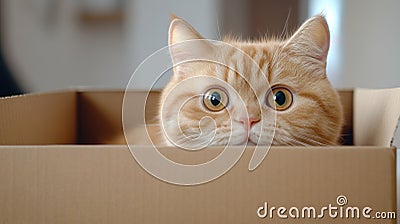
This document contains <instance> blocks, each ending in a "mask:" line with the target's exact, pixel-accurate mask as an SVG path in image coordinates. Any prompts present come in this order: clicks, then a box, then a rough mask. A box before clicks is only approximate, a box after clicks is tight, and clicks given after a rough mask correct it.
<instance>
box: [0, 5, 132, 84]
mask: <svg viewBox="0 0 400 224" xmlns="http://www.w3.org/2000/svg"><path fill="white" fill-rule="evenodd" d="M2 1H3V2H2V6H1V10H2V15H3V20H2V22H3V27H2V28H3V30H2V35H3V37H4V38H3V43H2V46H3V51H4V52H5V57H6V61H7V62H8V63H9V66H10V69H11V71H12V72H13V73H14V74H15V75H16V79H17V81H18V82H19V83H20V84H21V85H22V87H23V89H24V90H25V91H46V90H54V89H65V88H69V87H71V86H86V85H89V86H110V87H119V86H122V84H123V82H124V81H126V80H127V79H128V75H127V74H126V73H127V66H126V64H127V62H126V55H125V53H124V51H125V50H124V49H125V38H126V37H125V35H124V31H123V29H122V27H121V26H85V25H83V24H81V23H80V22H79V21H78V12H79V7H80V4H79V1H58V2H59V3H60V4H59V5H58V6H57V7H58V8H52V9H50V10H56V11H55V12H53V14H52V12H51V11H50V12H49V11H46V7H45V1H43V0H37V1H32V0H30V1H24V0H2Z"/></svg>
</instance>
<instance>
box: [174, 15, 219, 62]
mask: <svg viewBox="0 0 400 224" xmlns="http://www.w3.org/2000/svg"><path fill="white" fill-rule="evenodd" d="M171 19H172V21H171V24H170V27H169V36H168V44H169V49H170V53H171V57H172V62H173V64H174V66H175V65H177V64H179V63H180V62H183V61H187V60H196V59H204V58H210V57H211V56H212V53H213V46H212V43H210V42H209V41H207V40H205V39H204V38H203V37H202V36H201V35H200V34H199V33H198V32H197V31H196V30H195V29H194V28H193V27H192V26H190V25H189V23H187V22H186V21H184V20H183V19H181V18H179V17H177V16H175V15H171ZM184 66H186V65H185V64H182V65H179V66H178V67H184ZM188 66H190V67H193V66H195V65H193V63H190V64H188V65H187V66H186V67H188Z"/></svg>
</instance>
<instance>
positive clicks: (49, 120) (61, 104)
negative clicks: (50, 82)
mask: <svg viewBox="0 0 400 224" xmlns="http://www.w3.org/2000/svg"><path fill="white" fill-rule="evenodd" d="M76 111H77V102H76V93H75V92H74V91H65V92H53V93H38V94H29V95H22V96H16V97H7V98H0V145H4V144H10V145H19V144H30V145H37V144H71V143H75V142H76V128H77V126H76V125H77V120H76V118H77V117H76Z"/></svg>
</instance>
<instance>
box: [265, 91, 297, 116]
mask: <svg viewBox="0 0 400 224" xmlns="http://www.w3.org/2000/svg"><path fill="white" fill-rule="evenodd" d="M292 103H293V94H292V92H291V91H290V90H289V89H288V88H286V87H282V86H276V87H272V89H271V90H270V91H269V92H268V94H267V106H268V107H270V108H272V109H274V110H277V111H284V110H287V109H288V108H289V107H290V106H291V105H292Z"/></svg>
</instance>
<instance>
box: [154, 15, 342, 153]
mask: <svg viewBox="0 0 400 224" xmlns="http://www.w3.org/2000/svg"><path fill="white" fill-rule="evenodd" d="M193 40H202V41H193ZM190 41H192V42H193V43H190ZM224 42H225V43H226V44H227V45H229V46H232V48H229V47H228V48H225V47H221V46H220V45H219V44H218V43H216V42H213V41H209V40H205V39H204V38H203V37H202V36H201V35H200V34H199V33H198V32H197V31H196V30H195V29H194V28H193V27H191V26H190V25H189V24H188V23H187V22H185V21H184V20H183V19H181V18H177V17H174V18H173V19H172V21H171V25H170V29H169V46H170V53H171V57H172V60H173V62H174V75H173V77H172V78H171V80H170V82H169V83H168V84H167V86H166V87H165V89H164V90H163V92H162V96H161V102H160V111H159V119H160V126H161V127H162V130H163V131H161V133H162V137H163V140H162V141H163V142H164V143H167V144H169V145H170V144H171V143H173V144H177V145H179V146H187V147H199V146H206V145H227V144H231V145H241V144H247V143H251V144H269V143H271V141H272V144H273V145H334V144H337V142H338V139H339V136H340V133H341V128H342V119H343V118H342V108H341V104H340V100H339V97H338V94H337V92H336V91H335V89H334V88H333V87H332V86H331V84H330V82H329V81H328V79H327V77H326V58H327V54H328V49H329V29H328V25H327V23H326V21H325V18H324V17H323V16H320V15H317V16H315V17H312V18H310V19H309V20H308V21H306V22H305V23H304V24H303V25H302V26H301V27H300V28H299V29H298V30H297V31H296V32H295V33H294V34H293V35H292V36H291V37H290V38H288V39H286V40H277V39H263V40H259V41H240V40H235V39H227V40H224ZM179 43H187V44H180V45H179ZM198 57H200V58H203V59H204V58H206V59H215V60H217V61H218V62H221V61H222V62H223V63H222V64H219V63H212V62H210V61H212V60H210V61H208V60H200V61H191V60H192V59H196V58H198ZM246 57H247V58H246ZM248 58H250V60H249V59H248ZM186 60H188V61H187V62H186V63H185V61H186ZM254 62H255V63H254ZM227 65H228V66H227ZM263 80H265V81H263ZM266 81H268V83H269V85H268V83H267V82H266Z"/></svg>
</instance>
